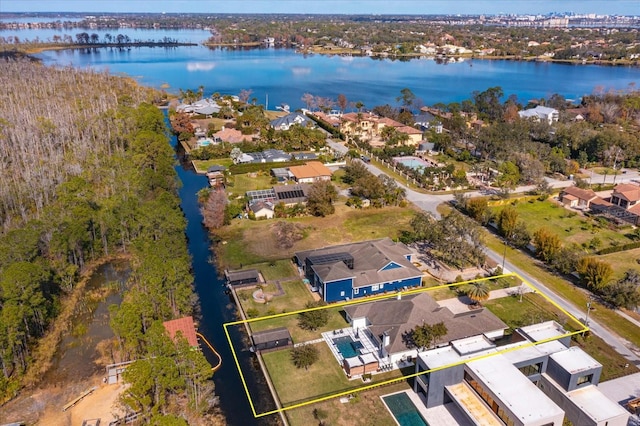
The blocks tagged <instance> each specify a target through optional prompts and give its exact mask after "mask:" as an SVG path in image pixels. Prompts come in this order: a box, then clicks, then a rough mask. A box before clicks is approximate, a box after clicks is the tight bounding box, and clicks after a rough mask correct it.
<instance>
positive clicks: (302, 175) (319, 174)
mask: <svg viewBox="0 0 640 426" xmlns="http://www.w3.org/2000/svg"><path fill="white" fill-rule="evenodd" d="M289 172H291V175H292V176H293V179H295V181H296V182H298V183H313V182H318V181H328V180H331V170H329V168H328V167H327V166H325V165H324V164H322V163H321V162H319V161H309V162H308V163H307V164H304V165H302V166H291V167H289Z"/></svg>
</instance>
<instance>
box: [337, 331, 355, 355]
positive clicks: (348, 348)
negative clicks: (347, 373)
mask: <svg viewBox="0 0 640 426" xmlns="http://www.w3.org/2000/svg"><path fill="white" fill-rule="evenodd" d="M333 344H334V345H336V347H337V348H338V352H340V354H341V355H342V357H343V358H352V357H354V356H356V355H358V353H357V352H356V350H355V349H354V347H353V339H351V337H349V336H345V337H338V338H337V339H333Z"/></svg>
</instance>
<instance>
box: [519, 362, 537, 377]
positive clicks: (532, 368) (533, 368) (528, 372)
mask: <svg viewBox="0 0 640 426" xmlns="http://www.w3.org/2000/svg"><path fill="white" fill-rule="evenodd" d="M518 370H520V372H521V373H522V374H524V375H525V376H527V377H529V376H533V375H534V374H540V373H541V372H542V363H541V362H539V363H537V364H531V365H525V366H524V367H520V368H518Z"/></svg>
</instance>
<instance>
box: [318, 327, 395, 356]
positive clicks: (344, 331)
mask: <svg viewBox="0 0 640 426" xmlns="http://www.w3.org/2000/svg"><path fill="white" fill-rule="evenodd" d="M334 333H336V334H334ZM347 336H348V337H351V340H353V341H356V340H359V341H360V342H362V346H363V348H362V349H361V350H362V353H371V354H373V355H374V356H375V357H376V359H377V360H378V362H379V363H383V361H382V360H380V357H378V348H377V346H376V345H375V344H374V343H373V342H372V341H371V339H369V336H368V335H367V333H366V332H364V331H362V330H360V331H359V332H358V336H357V337H356V335H355V330H354V329H353V328H352V327H347V328H341V329H339V330H334V331H326V332H324V333H322V338H323V339H324V341H325V342H326V343H327V345H329V349H331V353H332V354H333V356H335V357H336V359H337V360H338V363H339V364H340V365H342V361H343V360H344V357H343V356H342V354H341V353H340V352H339V351H338V348H337V347H336V345H335V344H334V343H333V339H337V338H340V337H347Z"/></svg>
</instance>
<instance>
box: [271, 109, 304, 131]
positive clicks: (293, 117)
mask: <svg viewBox="0 0 640 426" xmlns="http://www.w3.org/2000/svg"><path fill="white" fill-rule="evenodd" d="M270 124H271V127H272V128H274V129H276V130H289V129H290V128H291V126H294V125H296V124H297V125H298V126H302V127H313V126H314V122H313V121H312V120H310V119H309V118H308V117H307V116H306V115H304V114H300V113H299V112H292V113H291V114H287V115H285V116H284V117H279V118H276V119H275V120H271V122H270Z"/></svg>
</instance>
